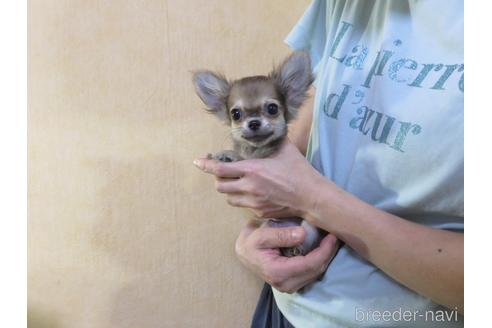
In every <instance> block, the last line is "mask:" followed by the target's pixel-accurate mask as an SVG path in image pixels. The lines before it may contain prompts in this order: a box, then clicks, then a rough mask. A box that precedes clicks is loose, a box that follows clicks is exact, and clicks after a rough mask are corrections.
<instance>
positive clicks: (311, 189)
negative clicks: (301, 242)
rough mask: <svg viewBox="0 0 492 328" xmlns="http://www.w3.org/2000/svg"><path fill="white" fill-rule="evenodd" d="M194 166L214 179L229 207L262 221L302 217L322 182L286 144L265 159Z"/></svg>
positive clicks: (205, 162)
mask: <svg viewBox="0 0 492 328" xmlns="http://www.w3.org/2000/svg"><path fill="white" fill-rule="evenodd" d="M194 163H195V165H196V166H197V167H198V168H200V169H201V170H203V171H204V172H207V173H211V174H213V175H215V176H216V178H217V181H216V185H215V186H216V189H217V191H218V192H221V193H225V194H227V202H228V203H229V204H230V205H232V206H237V207H247V208H250V209H251V210H252V211H253V212H254V214H255V215H256V216H258V217H262V218H280V217H287V216H299V217H304V214H306V212H307V211H308V210H310V209H311V208H312V207H313V206H314V204H313V202H314V200H315V199H316V197H314V196H316V194H317V191H316V190H317V189H318V185H319V184H320V183H322V182H323V181H324V180H325V179H324V178H323V176H321V175H320V174H319V173H318V172H317V171H316V170H315V169H314V168H313V167H312V166H311V164H310V163H309V162H308V161H307V160H306V158H304V156H303V155H302V154H301V153H300V152H299V150H298V149H297V148H296V147H295V146H294V144H292V143H291V142H290V141H288V140H287V141H285V142H284V144H283V145H282V147H281V148H280V149H279V151H278V152H277V153H275V154H274V155H273V156H271V157H269V158H265V159H252V160H244V161H239V162H233V163H222V162H217V161H215V160H210V159H198V160H195V162H194Z"/></svg>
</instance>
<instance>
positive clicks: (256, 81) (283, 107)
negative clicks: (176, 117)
mask: <svg viewBox="0 0 492 328" xmlns="http://www.w3.org/2000/svg"><path fill="white" fill-rule="evenodd" d="M312 81H313V78H312V74H311V65H310V61H309V56H308V54H307V53H305V52H294V53H293V54H292V55H290V56H289V57H288V58H287V59H286V60H285V61H284V62H283V63H282V64H281V65H280V66H279V67H277V68H275V69H274V70H273V71H272V72H271V73H270V75H268V76H251V77H245V78H242V79H240V80H236V81H233V82H229V81H227V80H226V79H225V77H224V76H222V75H220V74H217V73H214V72H210V71H198V72H195V73H194V74H193V82H194V84H195V89H196V92H197V94H198V96H199V97H200V98H201V99H202V101H203V102H204V103H205V105H206V106H207V111H208V112H210V113H213V114H215V115H217V116H218V117H219V118H220V119H222V120H223V121H225V122H226V123H227V124H230V125H231V130H232V138H233V139H234V141H235V142H239V143H247V144H250V145H252V146H255V147H263V146H266V145H268V144H269V143H271V142H273V141H276V140H278V139H280V138H283V137H285V135H286V134H287V123H288V122H289V121H290V120H291V119H293V118H294V117H295V116H296V113H297V110H298V108H299V107H300V106H301V104H302V102H303V101H304V100H305V99H306V96H307V95H306V93H307V90H308V89H309V86H310V85H311V83H312Z"/></svg>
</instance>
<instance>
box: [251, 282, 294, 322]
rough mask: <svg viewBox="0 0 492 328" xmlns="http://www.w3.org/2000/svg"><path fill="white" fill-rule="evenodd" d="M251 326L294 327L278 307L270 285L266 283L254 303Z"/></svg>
mask: <svg viewBox="0 0 492 328" xmlns="http://www.w3.org/2000/svg"><path fill="white" fill-rule="evenodd" d="M251 328H294V326H293V325H292V324H291V323H290V322H289V321H287V319H286V318H285V317H284V316H283V314H282V312H280V310H279V309H278V307H277V303H275V298H274V297H273V292H272V287H270V285H268V284H266V283H265V285H264V286H263V290H262V291H261V294H260V299H259V300H258V304H256V310H255V313H254V315H253V320H252V321H251Z"/></svg>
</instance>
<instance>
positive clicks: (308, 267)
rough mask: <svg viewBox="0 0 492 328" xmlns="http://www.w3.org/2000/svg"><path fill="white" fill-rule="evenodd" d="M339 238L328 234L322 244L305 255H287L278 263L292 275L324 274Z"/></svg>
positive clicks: (313, 276)
mask: <svg viewBox="0 0 492 328" xmlns="http://www.w3.org/2000/svg"><path fill="white" fill-rule="evenodd" d="M337 245H338V239H337V238H336V237H335V236H334V235H332V234H328V235H326V237H325V238H323V240H322V241H321V244H320V245H319V246H318V247H317V248H315V249H313V250H312V251H311V252H309V253H308V254H306V255H304V256H294V257H285V258H284V259H281V260H279V261H277V263H276V265H278V266H279V269H280V268H281V269H282V270H284V271H285V272H288V273H289V274H288V275H289V276H290V277H306V278H309V279H310V278H316V277H318V276H319V275H320V274H322V273H323V272H324V271H325V270H326V268H327V266H328V264H329V263H330V261H331V259H332V258H333V256H334V255H335V253H336V250H337Z"/></svg>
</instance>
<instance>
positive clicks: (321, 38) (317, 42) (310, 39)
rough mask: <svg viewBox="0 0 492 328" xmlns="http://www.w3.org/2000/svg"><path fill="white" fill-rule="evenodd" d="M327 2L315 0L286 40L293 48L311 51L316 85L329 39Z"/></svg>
mask: <svg viewBox="0 0 492 328" xmlns="http://www.w3.org/2000/svg"><path fill="white" fill-rule="evenodd" d="M326 2H327V1H326V0H314V1H313V2H312V3H311V4H310V5H309V7H308V9H307V10H306V11H305V12H304V14H303V16H302V17H301V19H300V20H299V22H297V24H296V25H295V26H294V28H293V29H292V30H291V31H290V33H289V34H288V35H287V37H286V38H285V40H284V42H285V43H287V45H288V46H289V47H290V48H292V49H293V50H305V51H308V52H309V54H310V57H311V66H312V69H313V74H314V76H315V82H314V84H315V85H316V84H317V81H316V80H317V78H316V76H317V73H318V70H319V66H320V62H321V59H322V57H323V53H324V50H325V46H326V40H327V32H328V31H327V14H328V12H327V5H326Z"/></svg>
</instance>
